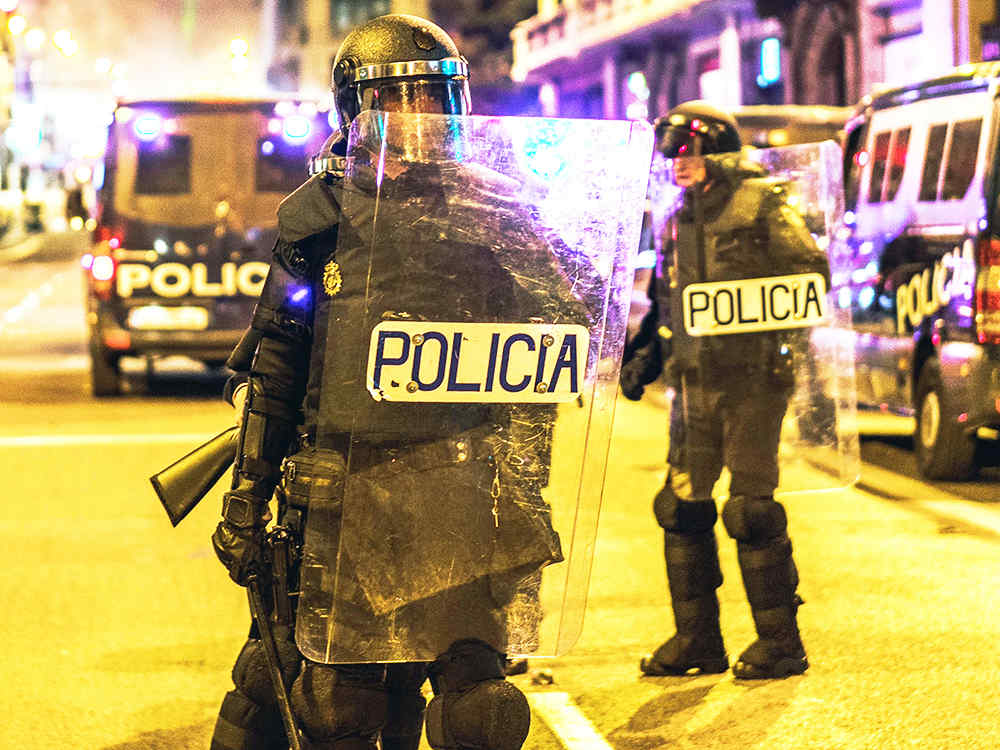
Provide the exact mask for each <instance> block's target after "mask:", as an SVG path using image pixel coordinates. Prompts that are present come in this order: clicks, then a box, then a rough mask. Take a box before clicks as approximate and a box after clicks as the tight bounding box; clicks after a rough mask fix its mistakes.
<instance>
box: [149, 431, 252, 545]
mask: <svg viewBox="0 0 1000 750" xmlns="http://www.w3.org/2000/svg"><path fill="white" fill-rule="evenodd" d="M239 435H240V432H239V429H238V428H237V427H236V426H233V427H230V428H229V429H227V430H223V431H222V432H220V433H219V434H218V435H216V436H215V437H213V438H212V439H211V440H208V441H206V442H204V443H202V444H201V445H199V446H198V447H197V448H195V449H194V450H193V451H191V452H190V453H188V454H187V455H185V456H182V457H181V458H179V459H177V460H176V461H174V462H173V463H172V464H170V466H168V467H167V468H165V469H163V470H161V471H159V472H157V473H156V474H154V475H153V476H151V477H150V478H149V481H150V483H152V485H153V489H154V490H156V495H157V497H159V498H160V502H161V503H163V509H164V510H165V511H166V512H167V516H169V517H170V523H171V524H173V525H174V526H176V525H177V524H179V523H180V522H181V521H182V520H184V517H185V516H186V515H187V514H188V513H190V512H191V510H192V509H193V508H194V507H195V506H196V505H197V504H198V503H199V502H201V499H202V498H203V497H205V495H207V494H208V491H209V490H210V489H212V487H214V486H215V483H216V482H218V481H219V479H220V478H221V477H222V475H223V474H225V473H226V471H227V470H228V469H229V468H230V467H232V465H233V461H234V460H235V459H236V445H237V442H238V441H239Z"/></svg>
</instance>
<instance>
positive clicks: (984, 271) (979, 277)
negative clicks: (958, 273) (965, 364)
mask: <svg viewBox="0 0 1000 750" xmlns="http://www.w3.org/2000/svg"><path fill="white" fill-rule="evenodd" d="M976 261H977V263H976V265H977V266H978V268H979V272H978V273H977V274H976V333H977V337H978V339H979V343H981V344H1000V237H992V236H989V235H983V236H982V237H980V239H979V248H978V257H977V258H976Z"/></svg>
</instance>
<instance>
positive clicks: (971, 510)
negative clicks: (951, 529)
mask: <svg viewBox="0 0 1000 750" xmlns="http://www.w3.org/2000/svg"><path fill="white" fill-rule="evenodd" d="M917 502H918V503H919V504H920V505H922V506H923V507H925V508H927V509H928V510H932V511H934V512H935V513H937V514H939V515H942V516H950V517H952V518H957V519H959V520H960V521H964V522H965V523H967V524H969V525H970V526H978V527H979V528H981V529H987V530H988V531H992V532H994V533H995V534H1000V506H998V505H997V504H995V503H993V504H985V503H977V502H975V501H973V500H959V501H958V502H955V501H954V500H918V501H917Z"/></svg>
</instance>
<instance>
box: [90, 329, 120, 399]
mask: <svg viewBox="0 0 1000 750" xmlns="http://www.w3.org/2000/svg"><path fill="white" fill-rule="evenodd" d="M119 362H120V358H119V357H118V356H117V355H113V354H111V353H109V352H108V350H107V349H105V348H104V347H103V346H101V345H100V344H98V343H97V342H96V341H94V340H93V339H91V341H90V390H91V392H92V393H93V394H94V395H95V396H98V397H103V396H117V395H119V394H120V393H121V366H120V364H119Z"/></svg>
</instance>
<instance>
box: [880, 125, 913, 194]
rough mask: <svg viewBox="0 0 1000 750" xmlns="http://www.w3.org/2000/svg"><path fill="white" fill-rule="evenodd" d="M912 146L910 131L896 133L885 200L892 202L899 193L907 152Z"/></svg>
mask: <svg viewBox="0 0 1000 750" xmlns="http://www.w3.org/2000/svg"><path fill="white" fill-rule="evenodd" d="M909 146H910V129H909V128H902V129H900V130H897V131H896V132H895V135H894V136H893V139H892V148H891V149H890V151H889V181H888V184H887V185H886V190H885V199H886V200H887V201H891V200H892V199H893V198H895V197H896V193H897V192H898V191H899V185H900V183H902V181H903V170H904V169H905V168H906V152H907V149H909Z"/></svg>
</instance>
